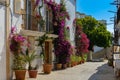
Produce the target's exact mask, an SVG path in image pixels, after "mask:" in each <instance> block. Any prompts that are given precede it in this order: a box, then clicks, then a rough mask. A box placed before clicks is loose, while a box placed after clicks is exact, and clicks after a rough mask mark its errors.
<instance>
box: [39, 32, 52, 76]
mask: <svg viewBox="0 0 120 80" xmlns="http://www.w3.org/2000/svg"><path fill="white" fill-rule="evenodd" d="M48 39H52V38H49V37H48V36H47V35H46V34H44V35H43V36H41V37H39V38H38V39H37V41H38V46H40V47H41V49H42V51H41V53H40V56H43V61H44V64H43V71H44V73H46V74H49V73H50V72H51V70H52V63H49V61H48V62H47V61H46V56H45V41H46V40H48Z"/></svg>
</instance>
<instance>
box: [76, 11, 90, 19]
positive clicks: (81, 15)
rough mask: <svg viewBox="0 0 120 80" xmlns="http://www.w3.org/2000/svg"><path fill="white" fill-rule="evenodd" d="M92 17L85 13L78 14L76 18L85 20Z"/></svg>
mask: <svg viewBox="0 0 120 80" xmlns="http://www.w3.org/2000/svg"><path fill="white" fill-rule="evenodd" d="M87 16H91V15H86V14H85V13H80V12H76V18H84V17H87Z"/></svg>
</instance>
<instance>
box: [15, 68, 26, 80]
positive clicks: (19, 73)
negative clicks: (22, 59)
mask: <svg viewBox="0 0 120 80" xmlns="http://www.w3.org/2000/svg"><path fill="white" fill-rule="evenodd" d="M25 75H26V70H15V77H16V80H25Z"/></svg>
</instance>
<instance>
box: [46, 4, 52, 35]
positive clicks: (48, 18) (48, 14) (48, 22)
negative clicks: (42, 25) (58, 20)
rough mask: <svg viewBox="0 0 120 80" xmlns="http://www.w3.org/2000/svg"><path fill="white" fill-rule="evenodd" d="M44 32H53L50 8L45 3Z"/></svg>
mask: <svg viewBox="0 0 120 80" xmlns="http://www.w3.org/2000/svg"><path fill="white" fill-rule="evenodd" d="M46 32H50V33H51V32H53V15H52V9H51V8H49V7H48V6H47V5H46Z"/></svg>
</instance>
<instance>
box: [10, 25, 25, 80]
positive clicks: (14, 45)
mask: <svg viewBox="0 0 120 80" xmlns="http://www.w3.org/2000/svg"><path fill="white" fill-rule="evenodd" d="M16 32H17V31H16V28H15V27H12V29H11V34H10V50H11V53H12V54H13V65H12V68H13V70H14V72H15V76H16V80H25V74H26V62H25V61H24V56H23V55H24V54H23V52H22V50H23V48H22V46H23V44H24V42H25V41H26V40H27V39H26V38H25V37H24V36H22V35H19V34H17V33H16Z"/></svg>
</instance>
